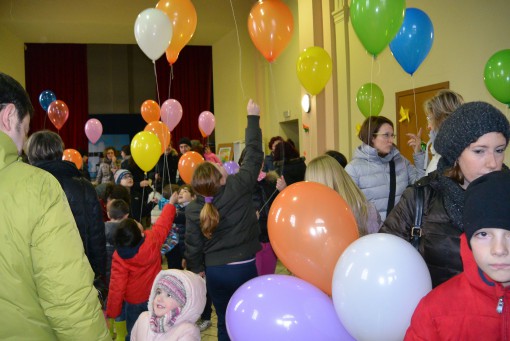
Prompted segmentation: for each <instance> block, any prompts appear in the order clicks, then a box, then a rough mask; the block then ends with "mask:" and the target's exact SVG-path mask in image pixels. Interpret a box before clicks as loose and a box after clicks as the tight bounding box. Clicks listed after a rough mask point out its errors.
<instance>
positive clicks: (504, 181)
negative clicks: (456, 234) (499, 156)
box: [462, 170, 510, 242]
mask: <svg viewBox="0 0 510 341" xmlns="http://www.w3.org/2000/svg"><path fill="white" fill-rule="evenodd" d="M462 220H463V223H464V232H466V237H467V240H468V242H469V241H470V240H471V237H472V236H473V234H474V233H475V232H476V231H477V230H479V229H481V228H485V227H494V228H500V229H505V230H509V231H510V172H509V171H506V170H504V171H496V172H492V173H489V174H485V175H483V176H481V177H479V178H478V179H476V180H474V181H473V182H472V183H471V184H469V186H468V188H467V190H466V195H465V197H464V214H463V217H462Z"/></svg>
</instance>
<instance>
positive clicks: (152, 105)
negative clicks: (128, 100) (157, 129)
mask: <svg viewBox="0 0 510 341" xmlns="http://www.w3.org/2000/svg"><path fill="white" fill-rule="evenodd" d="M160 111H161V110H160V109H159V105H158V103H156V101H153V100H152V99H148V100H146V101H145V102H143V103H142V108H141V112H142V117H143V119H144V120H145V122H147V123H151V122H153V121H158V120H159V115H160Z"/></svg>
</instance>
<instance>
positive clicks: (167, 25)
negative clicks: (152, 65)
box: [135, 8, 172, 61]
mask: <svg viewBox="0 0 510 341" xmlns="http://www.w3.org/2000/svg"><path fill="white" fill-rule="evenodd" d="M135 39H136V43H137V44H138V46H139V47H140V49H141V50H142V51H143V53H145V55H146V56H147V57H149V59H150V60H152V61H155V60H157V59H159V57H161V56H162V55H163V53H165V50H166V48H167V47H168V45H169V44H170V41H171V40H172V23H171V22H170V19H169V18H168V16H167V15H166V14H165V13H164V12H163V11H160V10H159V9H156V8H147V9H146V10H144V11H142V12H141V13H140V14H138V17H137V18H136V21H135Z"/></svg>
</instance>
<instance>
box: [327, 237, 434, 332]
mask: <svg viewBox="0 0 510 341" xmlns="http://www.w3.org/2000/svg"><path fill="white" fill-rule="evenodd" d="M431 289H432V282H431V279H430V274H429V271H428V268H427V265H426V264H425V261H424V260H423V258H422V257H421V255H420V254H419V253H418V251H416V249H414V247H413V246H411V244H409V243H408V242H406V241H405V240H403V239H401V238H399V237H396V236H393V235H390V234H384V233H376V234H370V235H367V236H364V237H362V238H359V239H358V240H356V241H354V242H353V243H352V244H351V245H349V246H348V247H347V249H345V251H344V252H343V253H342V256H340V259H339V260H338V262H337V264H336V266H335V271H334V274H333V303H334V305H335V310H336V312H337V314H338V317H339V318H340V321H342V324H343V326H344V327H345V329H346V330H347V331H348V332H349V333H350V334H351V335H352V336H353V337H354V338H355V339H356V340H358V341H371V340H377V341H384V340H388V341H390V340H391V341H394V340H402V339H403V338H404V335H405V332H406V330H407V328H408V327H409V324H410V322H411V316H412V315H413V312H414V309H415V308H416V306H417V305H418V302H419V301H420V300H421V298H422V297H423V296H425V295H426V294H427V293H428V292H429V291H430V290H431Z"/></svg>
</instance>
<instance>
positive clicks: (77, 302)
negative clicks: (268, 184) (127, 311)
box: [0, 132, 111, 340]
mask: <svg viewBox="0 0 510 341" xmlns="http://www.w3.org/2000/svg"><path fill="white" fill-rule="evenodd" d="M0 188H1V195H0V207H1V209H0V212H1V214H0V230H1V231H2V239H3V243H2V247H1V248H0V259H1V261H0V274H1V275H0V287H1V290H0V321H1V322H0V339H1V340H57V339H58V340H109V339H110V340H111V337H110V335H109V333H108V330H107V328H106V326H105V321H104V317H103V314H102V312H101V306H100V304H99V300H98V298H97V291H96V290H95V289H94V287H93V286H92V282H93V280H94V272H93V271H92V269H91V267H90V264H89V262H88V260H87V257H86V256H85V253H84V251H83V243H82V241H81V239H80V235H79V233H78V229H77V227H76V223H75V221H74V218H73V215H72V213H71V209H70V208H69V203H68V201H67V199H66V196H65V194H64V191H63V190H62V187H61V186H60V184H59V183H58V181H57V180H56V179H55V178H54V177H53V176H52V175H51V174H49V173H48V172H45V171H43V170H41V169H39V168H36V167H32V166H30V165H27V164H25V163H23V162H21V161H19V160H18V152H17V148H16V145H15V144H14V143H13V142H12V140H11V138H10V137H9V136H8V135H6V134H4V133H3V132H0Z"/></svg>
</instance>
